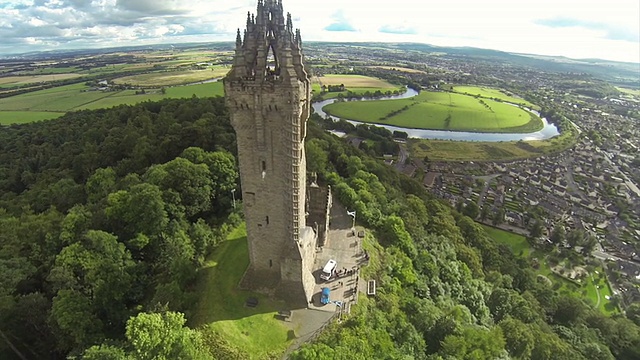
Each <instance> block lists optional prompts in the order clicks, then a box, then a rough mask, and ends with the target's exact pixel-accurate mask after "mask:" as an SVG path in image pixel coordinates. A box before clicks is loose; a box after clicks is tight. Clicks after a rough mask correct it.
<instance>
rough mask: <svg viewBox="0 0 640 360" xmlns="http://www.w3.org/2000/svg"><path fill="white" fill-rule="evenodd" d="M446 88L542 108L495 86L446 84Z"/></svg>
mask: <svg viewBox="0 0 640 360" xmlns="http://www.w3.org/2000/svg"><path fill="white" fill-rule="evenodd" d="M444 88H446V89H450V90H451V91H453V92H456V93H459V94H464V95H471V96H479V97H482V98H486V99H500V100H502V101H506V102H510V103H513V104H518V105H524V106H526V107H528V108H529V109H534V110H540V107H539V106H537V105H534V104H532V103H530V102H528V101H527V100H525V99H522V98H518V97H515V96H513V95H510V94H507V93H505V92H504V91H503V90H500V89H493V88H487V87H479V86H463V85H445V87H444Z"/></svg>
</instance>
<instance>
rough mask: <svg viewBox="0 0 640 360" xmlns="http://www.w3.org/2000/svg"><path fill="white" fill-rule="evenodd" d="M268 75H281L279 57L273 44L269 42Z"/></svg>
mask: <svg viewBox="0 0 640 360" xmlns="http://www.w3.org/2000/svg"><path fill="white" fill-rule="evenodd" d="M267 75H270V76H278V75H280V66H279V64H278V57H277V56H276V50H275V48H274V47H273V44H269V50H268V52H267Z"/></svg>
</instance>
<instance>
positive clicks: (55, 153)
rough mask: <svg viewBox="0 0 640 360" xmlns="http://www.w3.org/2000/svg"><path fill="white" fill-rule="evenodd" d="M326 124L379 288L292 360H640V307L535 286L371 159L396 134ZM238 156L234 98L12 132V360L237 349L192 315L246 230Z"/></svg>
mask: <svg viewBox="0 0 640 360" xmlns="http://www.w3.org/2000/svg"><path fill="white" fill-rule="evenodd" d="M316 123H322V124H326V121H323V120H319V119H317V118H314V120H313V121H312V122H311V123H310V126H309V132H308V141H307V151H308V153H307V155H308V164H309V169H308V170H309V171H311V172H316V173H317V174H318V180H319V181H320V182H322V183H323V184H330V185H331V186H332V189H333V192H334V194H335V196H336V198H337V199H339V201H340V202H342V203H343V204H344V205H345V206H347V207H348V208H350V209H355V210H356V211H357V213H358V221H359V222H360V223H361V224H362V225H365V226H367V227H368V228H370V229H371V230H372V231H373V232H374V233H375V235H376V237H377V238H378V239H379V244H374V245H372V246H371V248H370V249H369V250H370V256H371V262H370V264H369V265H368V266H369V268H368V269H366V271H369V274H370V276H371V277H373V278H375V279H376V280H377V281H378V284H379V286H378V289H379V290H378V293H377V296H376V297H375V298H365V297H362V298H361V299H360V301H359V304H358V306H355V307H353V308H352V310H353V311H352V314H351V315H349V316H347V317H346V318H345V321H343V322H342V323H340V324H338V323H334V324H332V325H330V326H329V327H328V328H327V330H326V331H324V332H323V333H322V334H321V335H320V337H319V338H317V340H316V341H314V342H313V343H310V344H307V345H304V346H303V347H302V348H301V349H299V350H298V351H296V352H294V353H293V354H292V355H291V358H292V359H297V360H301V359H341V358H344V359H407V358H412V359H484V358H498V359H499V358H504V359H507V358H509V357H510V358H522V359H529V358H530V359H572V360H573V359H612V358H614V357H615V358H617V359H637V358H640V330H639V328H638V326H637V325H636V324H634V321H636V322H637V316H636V315H637V313H638V312H639V311H635V309H631V311H630V314H629V317H630V319H631V320H629V319H627V318H625V317H623V316H621V315H618V316H614V317H606V316H604V315H602V314H601V313H600V312H598V310H597V309H594V308H592V307H590V306H589V305H587V304H585V303H584V302H582V301H581V300H580V299H578V298H574V297H570V296H568V295H565V294H558V293H556V292H555V291H554V290H553V288H551V287H550V286H549V285H548V283H546V282H538V281H537V279H536V277H535V274H534V272H533V271H532V269H531V268H530V265H529V264H528V263H527V262H526V261H524V260H522V259H519V258H517V257H515V256H514V255H513V254H512V253H511V252H510V250H509V249H508V248H506V247H505V246H503V245H497V244H496V243H495V242H493V241H492V240H491V239H490V238H489V237H488V236H487V235H486V234H485V233H484V231H483V230H482V228H481V227H479V226H478V225H477V224H476V223H474V222H473V220H472V219H470V218H469V216H472V217H475V216H482V214H478V211H477V209H475V208H473V207H471V208H468V209H466V211H464V214H461V213H458V212H456V211H454V210H453V209H451V207H449V206H448V205H447V204H444V203H442V202H440V201H438V200H435V199H434V198H432V197H431V196H430V195H429V194H428V193H426V191H425V190H424V188H423V186H422V184H420V183H418V182H416V181H414V180H412V179H409V178H407V177H405V176H402V175H400V174H398V173H397V172H396V171H395V170H394V169H393V168H391V167H388V166H385V165H384V164H383V163H382V162H380V161H379V160H377V159H375V158H372V157H369V156H368V155H367V153H368V154H372V155H380V154H381V153H386V152H392V151H394V150H395V146H397V145H395V144H394V143H393V141H392V138H391V134H390V133H388V132H386V131H384V130H379V129H377V128H375V127H371V126H366V127H358V128H355V127H352V128H350V129H349V131H350V132H352V133H355V134H356V135H357V136H360V137H363V138H366V139H368V140H367V142H366V143H367V144H368V145H366V146H365V147H364V148H363V149H356V148H354V147H353V146H351V145H348V144H347V143H346V142H344V141H343V140H341V139H339V138H337V137H335V136H333V135H330V134H327V133H325V132H324V130H323V129H322V128H320V127H319V126H317V124H316ZM334 125H336V126H344V127H347V125H344V124H342V125H341V124H339V123H338V124H334ZM234 154H235V136H234V134H233V131H232V129H231V126H230V125H229V120H228V116H227V112H226V109H225V107H224V101H223V100H222V99H221V98H215V99H196V98H192V99H183V100H167V101H162V102H158V103H151V102H148V103H143V104H140V105H135V106H120V107H116V108H113V109H108V110H97V111H81V112H75V113H70V114H68V115H66V116H64V117H62V118H60V119H57V120H53V121H48V122H41V123H34V124H26V125H12V126H10V127H3V128H0V229H2V231H0V358H2V359H20V358H21V357H24V356H26V357H27V358H49V359H64V358H67V357H68V356H75V357H76V358H84V359H114V360H115V359H133V358H135V359H174V358H183V359H208V358H213V357H214V355H212V354H216V355H215V357H216V358H220V357H224V356H225V355H224V352H225V351H227V350H229V352H232V351H233V349H232V347H233V344H231V345H229V346H228V345H225V346H224V347H223V346H220V348H216V349H211V348H208V346H209V344H211V343H215V342H212V341H205V339H203V338H202V334H201V333H200V332H199V331H198V330H197V329H195V330H194V329H189V328H187V327H185V316H186V318H188V316H189V312H190V309H191V308H192V306H193V299H194V297H193V294H192V293H191V291H192V290H191V289H193V284H194V279H195V276H196V270H197V269H198V267H199V266H200V265H201V264H202V263H203V261H204V258H205V255H206V254H207V253H208V252H209V251H210V250H211V248H212V247H213V246H215V245H216V244H217V243H218V242H219V241H221V239H222V238H223V237H224V231H225V230H224V229H228V228H229V226H228V224H233V223H236V222H237V221H238V217H237V215H236V214H234V213H233V212H232V206H231V204H232V203H231V196H232V193H231V190H233V189H236V187H237V186H238V173H237V169H236V163H235V156H234ZM238 193H241V192H238ZM465 215H467V216H465ZM493 220H494V221H495V222H496V223H498V222H501V221H504V213H499V214H497V216H495V217H494V219H493ZM223 224H224V225H223ZM574 240H575V241H574ZM586 241H588V240H584V239H583V240H582V242H586ZM574 242H576V243H577V244H579V243H581V241H579V240H578V239H577V237H576V238H575V239H573V238H572V240H571V244H573V243H574ZM183 314H184V315H183ZM23 354H24V356H23Z"/></svg>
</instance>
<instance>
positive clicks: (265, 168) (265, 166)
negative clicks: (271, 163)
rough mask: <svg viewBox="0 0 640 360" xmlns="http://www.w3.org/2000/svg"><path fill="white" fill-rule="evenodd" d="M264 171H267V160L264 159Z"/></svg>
mask: <svg viewBox="0 0 640 360" xmlns="http://www.w3.org/2000/svg"><path fill="white" fill-rule="evenodd" d="M262 171H267V162H266V161H264V160H262Z"/></svg>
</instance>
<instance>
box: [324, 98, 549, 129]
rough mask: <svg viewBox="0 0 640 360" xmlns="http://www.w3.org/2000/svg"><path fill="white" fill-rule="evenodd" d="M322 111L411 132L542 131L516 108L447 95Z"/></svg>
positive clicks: (341, 104) (345, 104) (334, 106)
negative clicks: (420, 130) (415, 130)
mask: <svg viewBox="0 0 640 360" xmlns="http://www.w3.org/2000/svg"><path fill="white" fill-rule="evenodd" d="M323 110H324V111H326V112H327V113H329V114H331V115H334V116H337V117H340V118H345V119H350V120H357V121H361V122H368V123H377V124H385V125H394V126H400V127H405V128H414V129H432V130H452V131H475V132H505V133H520V132H522V133H527V132H534V131H538V130H540V129H542V127H543V123H542V120H540V118H538V117H537V116H535V115H533V114H531V113H529V112H527V111H525V110H522V109H520V108H518V107H516V106H513V105H509V104H505V103H502V102H498V101H494V100H490V99H484V98H475V97H472V96H467V95H462V94H456V93H450V92H430V91H423V92H422V93H420V94H419V95H418V96H415V97H413V98H409V99H400V100H375V101H362V102H348V101H347V102H336V103H333V104H330V105H327V106H325V107H324V109H323Z"/></svg>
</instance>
